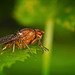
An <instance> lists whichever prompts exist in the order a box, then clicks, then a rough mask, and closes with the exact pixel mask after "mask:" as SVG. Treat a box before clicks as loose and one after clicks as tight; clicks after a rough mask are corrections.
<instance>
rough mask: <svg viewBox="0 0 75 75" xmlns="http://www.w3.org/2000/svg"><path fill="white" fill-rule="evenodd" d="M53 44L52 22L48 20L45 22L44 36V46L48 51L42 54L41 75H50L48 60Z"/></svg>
mask: <svg viewBox="0 0 75 75" xmlns="http://www.w3.org/2000/svg"><path fill="white" fill-rule="evenodd" d="M52 42H53V20H52V19H49V20H47V22H46V28H45V36H44V46H45V47H47V48H48V49H49V51H46V52H44V54H43V57H42V58H43V60H42V63H43V64H42V66H43V67H42V75H50V74H49V73H50V60H51V50H52Z"/></svg>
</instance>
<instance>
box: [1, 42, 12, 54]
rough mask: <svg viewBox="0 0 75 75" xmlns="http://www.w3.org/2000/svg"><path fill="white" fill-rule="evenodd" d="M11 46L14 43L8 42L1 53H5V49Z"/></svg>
mask: <svg viewBox="0 0 75 75" xmlns="http://www.w3.org/2000/svg"><path fill="white" fill-rule="evenodd" d="M11 46H12V43H8V44H6V45H5V46H4V47H3V48H2V52H1V54H3V53H4V51H5V50H6V49H7V48H10V47H11Z"/></svg>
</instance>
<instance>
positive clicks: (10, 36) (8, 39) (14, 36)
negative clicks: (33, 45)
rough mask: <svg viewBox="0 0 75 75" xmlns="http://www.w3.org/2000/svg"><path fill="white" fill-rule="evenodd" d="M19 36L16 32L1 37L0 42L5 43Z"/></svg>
mask: <svg viewBox="0 0 75 75" xmlns="http://www.w3.org/2000/svg"><path fill="white" fill-rule="evenodd" d="M17 38H18V37H17V36H16V35H15V34H11V35H8V36H5V37H2V38H0V44H5V43H8V42H10V41H13V40H15V39H17Z"/></svg>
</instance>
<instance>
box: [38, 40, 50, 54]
mask: <svg viewBox="0 0 75 75" xmlns="http://www.w3.org/2000/svg"><path fill="white" fill-rule="evenodd" d="M39 47H40V48H41V49H42V51H43V53H44V50H45V51H46V50H47V51H49V50H48V49H47V48H46V47H44V46H42V44H41V41H40V40H39Z"/></svg>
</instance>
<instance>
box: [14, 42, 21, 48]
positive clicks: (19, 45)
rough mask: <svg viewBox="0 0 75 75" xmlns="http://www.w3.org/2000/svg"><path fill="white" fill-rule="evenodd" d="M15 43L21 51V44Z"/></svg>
mask: <svg viewBox="0 0 75 75" xmlns="http://www.w3.org/2000/svg"><path fill="white" fill-rule="evenodd" d="M15 43H16V44H17V46H18V47H19V49H22V45H21V43H19V42H18V41H16V42H15Z"/></svg>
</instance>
